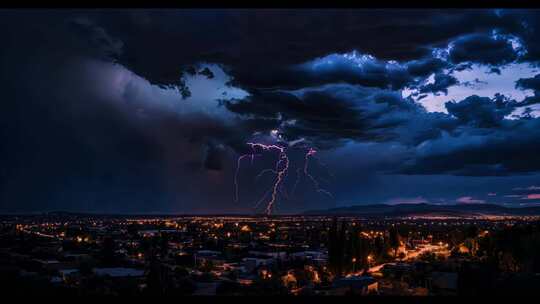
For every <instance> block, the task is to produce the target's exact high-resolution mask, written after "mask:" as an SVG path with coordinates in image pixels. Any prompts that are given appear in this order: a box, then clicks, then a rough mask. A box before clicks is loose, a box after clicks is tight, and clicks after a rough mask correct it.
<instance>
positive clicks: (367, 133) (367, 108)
mask: <svg viewBox="0 0 540 304" xmlns="http://www.w3.org/2000/svg"><path fill="white" fill-rule="evenodd" d="M225 104H226V106H227V108H228V109H229V110H230V111H232V112H234V113H237V114H239V115H242V117H244V118H245V119H246V121H250V120H252V119H263V118H264V119H267V120H272V121H274V122H276V123H277V122H279V121H280V122H282V123H280V124H271V125H268V127H269V128H271V129H274V128H279V130H280V131H281V132H282V133H283V136H284V137H285V138H286V139H287V140H296V139H299V138H304V139H306V140H308V141H309V142H311V143H312V144H314V145H316V146H317V147H319V148H324V149H328V148H333V147H337V146H340V145H342V144H343V143H345V142H346V141H347V140H354V141H368V142H369V141H372V142H388V141H398V142H400V143H402V144H405V145H415V144H418V143H420V142H422V141H424V140H427V139H430V138H436V137H437V136H440V134H441V131H442V130H451V129H453V128H455V127H456V126H457V121H456V120H455V119H452V118H451V117H449V116H448V115H445V114H442V113H427V112H426V111H425V109H424V108H423V107H422V106H421V105H419V104H417V103H415V102H414V101H413V100H411V99H404V98H402V97H401V95H400V94H398V93H396V92H394V91H390V90H382V89H377V88H369V87H362V86H354V85H345V84H341V85H327V86H323V87H317V88H306V89H302V90H297V91H289V92H284V91H272V92H268V91H260V92H256V93H254V94H252V95H250V96H248V97H246V98H245V99H242V100H231V101H226V102H225ZM268 130H270V129H268Z"/></svg>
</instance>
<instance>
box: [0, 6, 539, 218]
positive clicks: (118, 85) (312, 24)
mask: <svg viewBox="0 0 540 304" xmlns="http://www.w3.org/2000/svg"><path fill="white" fill-rule="evenodd" d="M0 39H1V47H0V67H1V68H0V83H1V88H2V92H1V109H0V115H1V118H0V142H1V144H0V159H1V166H0V212H2V213H13V212H43V211H58V210H64V211H77V212H99V213H235V212H236V213H251V212H263V211H264V208H265V206H266V205H267V203H268V202H269V201H270V200H271V197H272V195H271V194H272V193H271V192H272V191H271V190H272V187H273V185H274V183H275V182H276V180H277V178H278V173H279V171H281V170H283V169H284V166H285V160H282V161H281V162H280V163H278V162H279V159H280V158H279V157H280V154H279V152H278V151H276V150H275V149H269V150H263V149H260V148H258V147H255V148H254V149H251V148H250V146H249V145H248V144H247V143H248V142H251V143H262V144H266V145H276V146H278V147H282V149H283V150H285V154H286V157H287V161H288V162H287V164H288V168H287V171H286V172H283V173H284V174H283V176H282V178H283V180H282V181H281V183H280V184H279V187H277V188H276V189H277V190H276V191H277V192H276V197H275V205H274V207H275V209H273V210H272V211H273V212H275V213H289V212H300V211H303V210H308V209H321V208H333V207H338V206H349V205H361V204H374V203H385V204H398V203H432V204H471V203H495V204H503V205H506V206H515V207H520V206H534V205H538V204H540V67H539V63H540V11H535V10H487V9H483V10H388V9H386V10H240V9H228V10H180V9H178V10H146V9H137V10H76V11H75V10H36V11H30V10H25V11H22V10H21V11H17V10H0ZM310 149H313V151H316V152H314V154H310V155H308V156H306V155H307V154H308V152H309V151H310ZM251 153H253V157H251V155H250V154H251ZM242 155H248V156H247V157H244V158H242V159H241V160H240V161H238V158H239V157H241V156H242ZM306 159H307V160H308V163H307V164H306ZM238 164H240V167H239V168H237V165H238ZM306 167H307V170H305V169H306ZM237 169H238V171H236V170H237ZM273 170H277V172H276V171H273ZM236 173H237V174H236ZM259 173H261V174H260V175H259ZM235 175H236V177H237V181H238V196H237V197H236V193H235V192H236V188H235V184H234V179H235V178H234V177H235Z"/></svg>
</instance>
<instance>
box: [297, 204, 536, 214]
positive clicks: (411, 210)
mask: <svg viewBox="0 0 540 304" xmlns="http://www.w3.org/2000/svg"><path fill="white" fill-rule="evenodd" d="M304 214H305V215H342V216H347V215H350V216H365V217H380V216H388V217H398V216H426V215H432V216H436V215H440V216H456V217H465V216H480V215H540V207H522V208H508V207H504V206H500V205H494V204H458V205H432V204H424V203H422V204H397V205H384V204H373V205H358V206H349V207H340V208H332V209H326V210H310V211H306V212H304Z"/></svg>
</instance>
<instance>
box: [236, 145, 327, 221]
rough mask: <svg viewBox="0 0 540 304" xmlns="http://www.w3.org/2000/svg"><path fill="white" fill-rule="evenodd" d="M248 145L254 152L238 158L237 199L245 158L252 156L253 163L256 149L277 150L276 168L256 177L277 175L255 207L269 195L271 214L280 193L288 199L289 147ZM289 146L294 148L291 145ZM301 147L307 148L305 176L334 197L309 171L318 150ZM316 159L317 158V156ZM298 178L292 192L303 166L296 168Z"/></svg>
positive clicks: (320, 190) (267, 206)
mask: <svg viewBox="0 0 540 304" xmlns="http://www.w3.org/2000/svg"><path fill="white" fill-rule="evenodd" d="M247 145H248V146H250V148H251V151H252V153H248V154H244V155H241V156H239V157H238V160H237V166H236V171H235V175H234V185H235V195H236V196H235V201H238V197H239V195H238V192H239V184H238V174H239V172H240V165H241V162H242V160H243V159H244V158H246V157H251V163H252V164H253V159H254V157H255V155H256V154H255V152H256V149H260V150H263V151H276V152H278V159H277V161H276V163H275V165H274V168H272V169H264V170H262V171H261V172H259V174H258V175H257V176H256V177H255V180H258V179H259V178H260V177H262V176H263V175H264V174H266V173H272V174H273V175H274V176H275V177H274V180H273V183H272V186H271V187H270V188H269V189H268V190H267V191H266V192H265V193H264V195H263V196H262V197H261V198H260V199H259V200H258V201H257V202H256V204H255V206H254V208H255V209H257V208H258V207H259V205H261V204H262V203H263V202H264V201H265V200H267V198H268V196H270V198H269V199H268V201H267V202H266V208H265V213H266V214H267V215H270V214H271V213H272V211H273V209H274V206H275V204H276V201H277V198H278V196H279V195H281V196H283V197H284V198H285V199H288V197H289V194H288V191H287V188H286V186H285V184H284V179H285V177H286V176H287V173H288V170H289V164H290V161H289V157H288V155H287V147H286V146H280V145H275V144H272V145H267V144H263V143H255V142H248V143H247ZM289 148H292V146H291V145H290V146H289ZM301 148H307V152H306V154H305V157H304V167H303V173H304V175H305V176H307V177H309V179H310V180H311V181H312V182H313V185H314V186H315V189H316V191H317V192H320V193H323V194H325V195H328V196H330V197H332V198H333V195H332V194H331V193H330V192H328V191H327V190H325V189H323V188H321V187H320V184H319V182H318V181H317V179H315V177H314V176H313V175H311V173H310V172H309V163H310V159H311V158H314V155H315V153H317V151H316V150H315V149H313V148H311V147H306V146H303V147H301ZM257 155H258V154H257ZM315 159H316V158H315ZM296 173H297V178H296V182H295V183H294V187H293V190H292V192H291V193H292V194H294V192H295V191H296V188H297V186H298V183H299V182H300V177H301V173H302V168H297V170H296Z"/></svg>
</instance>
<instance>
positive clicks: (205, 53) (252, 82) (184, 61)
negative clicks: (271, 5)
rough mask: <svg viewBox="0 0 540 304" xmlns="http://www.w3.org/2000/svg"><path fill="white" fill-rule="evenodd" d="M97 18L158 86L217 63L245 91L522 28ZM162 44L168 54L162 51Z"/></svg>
mask: <svg viewBox="0 0 540 304" xmlns="http://www.w3.org/2000/svg"><path fill="white" fill-rule="evenodd" d="M515 14H517V15H519V12H516V13H515ZM91 15H92V16H94V17H95V18H96V19H97V20H98V21H99V24H104V26H106V28H108V29H110V31H111V32H113V33H114V34H115V35H117V36H118V37H119V38H120V39H121V40H122V41H123V42H124V44H125V47H124V49H125V55H124V56H123V58H122V59H121V62H122V63H124V64H126V66H128V67H129V68H130V69H132V70H133V71H134V72H135V73H137V74H138V75H141V76H143V77H145V78H146V79H148V80H150V81H151V82H152V83H168V84H171V83H176V81H177V77H178V69H179V68H180V67H183V66H186V65H189V64H191V63H192V62H197V61H213V62H219V63H223V64H225V65H228V66H230V67H231V70H230V73H231V74H232V75H233V76H234V77H235V81H236V83H238V84H242V85H243V86H245V87H268V86H271V85H273V83H271V79H272V75H274V76H275V75H278V74H280V71H283V70H284V69H286V68H288V67H290V66H292V65H295V64H300V63H302V62H306V61H308V60H312V59H313V58H319V57H324V56H326V55H328V54H331V53H347V52H350V51H352V50H358V51H359V52H361V53H365V54H371V55H373V56H375V57H376V58H379V59H381V60H397V61H409V60H419V59H421V58H424V57H426V56H428V55H429V54H430V53H431V48H432V47H434V46H440V45H445V44H446V43H447V42H448V41H449V40H451V39H452V38H455V37H458V36H460V35H464V34H468V33H471V32H480V31H484V32H486V31H491V30H492V29H494V28H504V29H509V30H515V29H521V28H520V24H519V21H520V20H519V18H518V17H517V16H516V17H513V16H512V17H511V18H503V17H501V16H500V15H498V14H497V13H496V12H495V10H429V11H427V10H407V11H404V10H310V11H299V10H259V11H257V10H234V11H232V10H227V11H226V10H205V11H191V10H183V11H116V12H101V13H95V14H94V13H93V14H91ZM307 29H308V30H307ZM159 45H164V46H165V45H166V46H167V47H166V48H159V47H157V48H156V47H155V46H159ZM255 70H256V71H257V73H254V72H253V71H255ZM274 79H275V78H274ZM236 83H235V84H236Z"/></svg>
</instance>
